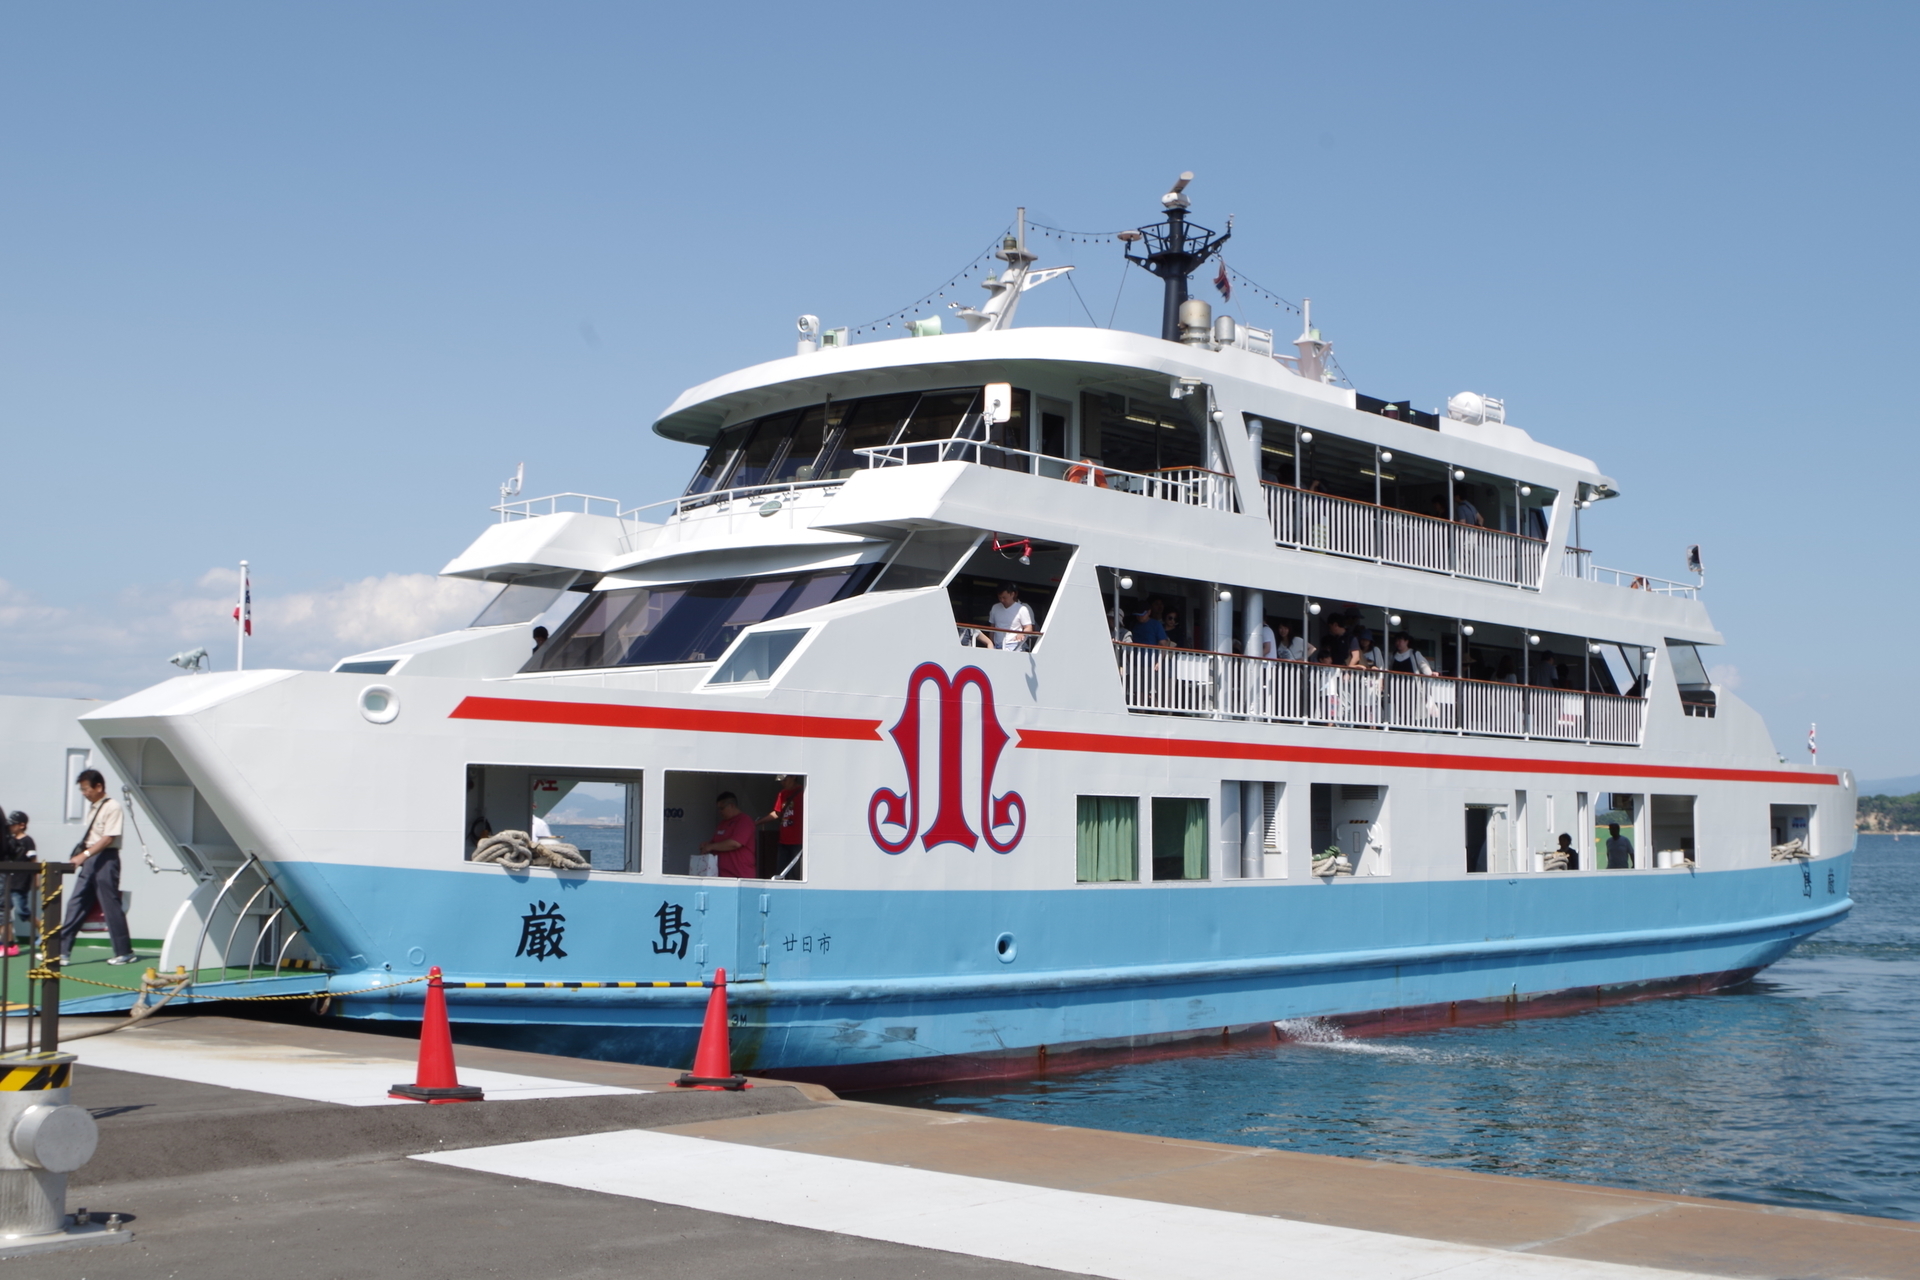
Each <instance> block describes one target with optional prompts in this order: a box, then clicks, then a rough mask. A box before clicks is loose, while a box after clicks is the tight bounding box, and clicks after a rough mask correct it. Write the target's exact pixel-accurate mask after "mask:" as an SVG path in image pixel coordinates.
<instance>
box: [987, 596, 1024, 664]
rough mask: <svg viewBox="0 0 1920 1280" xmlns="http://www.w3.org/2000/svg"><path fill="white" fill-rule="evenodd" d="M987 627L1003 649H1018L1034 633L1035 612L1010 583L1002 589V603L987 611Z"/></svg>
mask: <svg viewBox="0 0 1920 1280" xmlns="http://www.w3.org/2000/svg"><path fill="white" fill-rule="evenodd" d="M987 625H988V626H990V627H993V628H995V633H994V639H995V640H997V641H999V647H1000V648H1002V649H1018V648H1020V647H1022V646H1023V645H1025V644H1026V643H1027V637H1028V636H1029V635H1031V634H1032V632H1033V610H1032V609H1030V608H1028V607H1027V605H1026V604H1025V602H1023V601H1022V600H1021V599H1020V589H1019V588H1018V587H1016V586H1014V585H1013V584H1012V583H1011V582H1009V583H1008V584H1007V585H1006V586H1004V587H1001V588H1000V603H999V604H996V605H995V606H993V608H992V609H990V610H988V611H987Z"/></svg>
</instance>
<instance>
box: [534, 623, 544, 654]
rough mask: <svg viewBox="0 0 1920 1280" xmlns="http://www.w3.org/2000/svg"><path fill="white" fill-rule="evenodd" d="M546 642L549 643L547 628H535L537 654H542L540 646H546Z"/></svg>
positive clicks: (535, 650) (535, 649)
mask: <svg viewBox="0 0 1920 1280" xmlns="http://www.w3.org/2000/svg"><path fill="white" fill-rule="evenodd" d="M546 642H547V629H546V628H545V627H535V628H534V629H533V651H534V652H535V653H538V652H540V646H541V645H543V644H545V643H546Z"/></svg>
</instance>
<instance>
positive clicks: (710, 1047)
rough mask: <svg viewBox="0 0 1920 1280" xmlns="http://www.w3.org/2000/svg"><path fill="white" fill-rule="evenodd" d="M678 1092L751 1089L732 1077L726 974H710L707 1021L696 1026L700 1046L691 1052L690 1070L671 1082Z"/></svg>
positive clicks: (722, 972)
mask: <svg viewBox="0 0 1920 1280" xmlns="http://www.w3.org/2000/svg"><path fill="white" fill-rule="evenodd" d="M674 1083H675V1084H677V1085H679V1086H680V1087H681V1088H682V1089H751V1088H753V1086H752V1085H750V1084H748V1083H747V1078H746V1077H745V1076H736V1075H734V1074H733V1050H732V1049H730V1048H729V1047H728V1046H727V971H726V970H725V969H715V970H714V971H713V994H712V995H710V996H708V997H707V1020H706V1022H705V1023H703V1024H702V1025H701V1027H700V1047H699V1048H697V1049H695V1050H694V1051H693V1070H691V1071H688V1072H685V1073H683V1074H682V1075H681V1076H680V1078H679V1079H678V1080H675V1081H674Z"/></svg>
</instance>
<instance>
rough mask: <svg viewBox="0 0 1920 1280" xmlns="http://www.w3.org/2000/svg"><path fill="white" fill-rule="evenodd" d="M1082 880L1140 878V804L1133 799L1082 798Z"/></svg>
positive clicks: (1119, 797) (1114, 797)
mask: <svg viewBox="0 0 1920 1280" xmlns="http://www.w3.org/2000/svg"><path fill="white" fill-rule="evenodd" d="M1077 835H1078V845H1077V847H1078V851H1079V866H1080V879H1081V880H1083V881H1098V880H1137V879H1139V877H1140V802H1139V801H1138V800H1136V799H1134V798H1133V797H1132V796H1081V797H1080V821H1079V829H1078V832H1077Z"/></svg>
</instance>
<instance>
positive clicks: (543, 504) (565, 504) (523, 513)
mask: <svg viewBox="0 0 1920 1280" xmlns="http://www.w3.org/2000/svg"><path fill="white" fill-rule="evenodd" d="M493 510H495V511H497V512H499V513H500V523H501V524H506V523H507V522H509V521H512V520H532V519H534V518H536V517H538V516H557V515H560V514H562V513H563V512H578V513H579V514H581V515H589V516H613V517H615V518H618V517H619V516H620V515H621V514H622V513H621V511H620V501H619V499H617V498H601V497H596V496H595V495H593V494H591V493H550V494H548V495H547V496H546V497H544V498H525V499H522V500H521V501H519V502H503V503H501V504H500V505H499V506H497V507H494V508H493Z"/></svg>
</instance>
